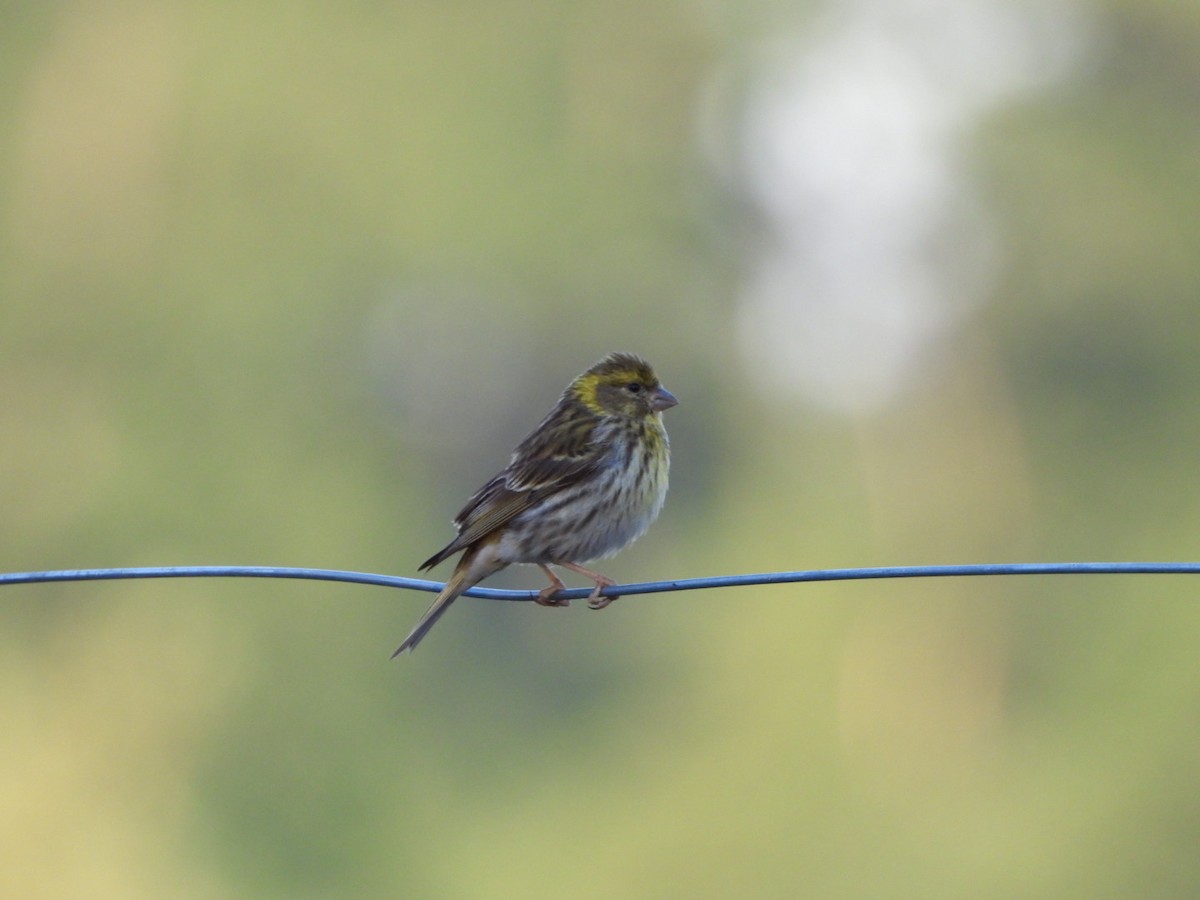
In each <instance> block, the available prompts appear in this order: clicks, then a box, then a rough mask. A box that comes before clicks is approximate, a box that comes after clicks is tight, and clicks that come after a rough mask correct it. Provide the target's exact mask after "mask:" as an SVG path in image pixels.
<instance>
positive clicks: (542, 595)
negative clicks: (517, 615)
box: [533, 565, 571, 609]
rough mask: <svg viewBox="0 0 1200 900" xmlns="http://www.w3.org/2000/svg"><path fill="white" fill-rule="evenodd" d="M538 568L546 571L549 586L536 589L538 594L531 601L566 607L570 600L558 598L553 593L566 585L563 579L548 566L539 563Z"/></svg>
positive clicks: (540, 604)
mask: <svg viewBox="0 0 1200 900" xmlns="http://www.w3.org/2000/svg"><path fill="white" fill-rule="evenodd" d="M538 568H539V569H541V570H542V571H543V572H545V573H546V577H547V578H549V579H550V586H549V587H544V588H542V589H541V590H540V591H538V595H537V596H536V597H534V598H533V602H534V603H536V604H537V605H538V606H557V607H562V608H564V609H565V608H566V607H568V606H570V605H571V601H570V600H559V599H557V598H555V596H554V595H555V594H557V593H558V592H559V591H561V590H562V589H563V588H565V587H566V585H565V584H563V580H562V579H561V578H559V577H558V576H557V575H555V574H554V570H553V569H551V568H550V567H549V566H543V565H539V566H538Z"/></svg>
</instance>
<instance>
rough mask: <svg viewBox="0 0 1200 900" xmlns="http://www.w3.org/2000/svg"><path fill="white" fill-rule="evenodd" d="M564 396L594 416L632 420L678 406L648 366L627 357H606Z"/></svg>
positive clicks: (637, 358)
mask: <svg viewBox="0 0 1200 900" xmlns="http://www.w3.org/2000/svg"><path fill="white" fill-rule="evenodd" d="M567 393H568V394H569V395H571V396H572V397H574V398H575V399H576V400H578V401H580V402H581V403H582V404H583V405H584V406H586V407H587V408H588V409H589V410H591V411H592V412H594V413H596V414H597V415H602V416H625V417H628V418H633V419H641V418H645V417H647V416H653V415H657V414H658V413H661V412H662V411H663V410H664V409H670V408H671V407H672V406H674V405H675V404H677V403H678V402H679V401H678V400H676V399H675V398H674V397H673V396H672V395H671V392H670V391H668V390H667V389H666V388H664V387H663V386H662V385H661V384H659V381H658V376H657V375H655V374H654V370H653V369H652V368H650V363H648V362H646V361H645V360H644V359H642V358H640V357H637V356H634V355H633V354H631V353H610V354H609V355H608V356H606V357H604V359H602V360H600V362H598V363H596V364H595V365H594V366H592V367H591V368H590V369H588V370H587V371H586V372H584V373H583V374H582V375H580V376H579V377H578V378H576V379H575V380H574V381H573V382H571V386H570V387H569V388H567Z"/></svg>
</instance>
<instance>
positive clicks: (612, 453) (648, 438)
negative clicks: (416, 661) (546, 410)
mask: <svg viewBox="0 0 1200 900" xmlns="http://www.w3.org/2000/svg"><path fill="white" fill-rule="evenodd" d="M678 402H679V401H677V400H676V399H675V398H674V397H673V396H672V395H671V392H670V391H668V390H667V389H666V388H664V387H663V386H662V385H661V384H659V381H658V376H657V375H655V374H654V370H653V369H652V368H650V364H649V363H647V362H646V361H645V360H643V359H641V358H639V357H637V356H634V355H632V354H629V353H610V354H609V355H608V356H606V357H604V359H602V360H600V362H598V363H596V364H595V365H594V366H592V367H591V368H590V369H588V370H587V371H586V372H584V373H583V374H582V375H580V376H579V377H578V378H576V379H575V380H574V381H572V382H571V383H570V385H568V386H567V389H566V390H565V391H563V395H562V397H561V398H560V399H559V401H558V404H557V405H556V406H555V407H554V409H552V410H551V411H550V414H549V415H547V416H546V418H545V419H543V420H542V422H541V424H540V425H538V426H537V428H535V429H533V431H532V432H530V434H529V436H528V437H526V438H525V439H524V440H523V441H521V443H520V444H518V445H517V449H516V450H514V451H513V454H512V459H511V461H510V462H509V464H508V466H507V467H505V469H504V470H503V471H501V472H500V473H499V474H498V475H496V476H495V477H494V478H492V479H491V480H490V481H489V482H488V483H487V484H485V485H484V486H483V487H481V488H480V489H479V490H478V491H476V492H475V494H474V495H473V496H472V497H471V499H470V500H468V501H467V505H466V506H464V507H463V508H462V511H461V512H460V513H459V514H458V515H457V516H456V517H455V518H454V526H455V527H456V528H457V529H458V537H456V538H455V539H454V540H452V541H451V542H450V543H449V544H447V545H446V546H445V547H443V548H442V549H441V550H439V551H438V552H437V553H435V554H433V556H431V557H429V559H427V560H425V562H423V563H421V570H422V571H423V570H425V569H430V568H433V567H434V566H436V565H437V564H438V563H440V562H442V560H444V559H447V558H449V557H451V556H453V555H454V554H455V553H458V552H459V551H460V550H464V551H466V552H465V553H463V555H462V557H461V558H460V559H459V561H458V565H456V566H455V567H454V572H453V573H452V574H451V575H450V578H449V579H448V580H447V582H446V586H445V587H444V588H443V589H442V592H441V593H440V594H438V596H437V599H436V600H434V601H433V605H432V606H430V607H429V609H427V610H426V611H425V615H423V616H422V617H421V620H420V621H419V622H417V625H416V627H415V628H413V630H412V632H411V633H410V634H409V636H408V637H406V638H405V639H404V643H402V644H401V645H400V646H399V647H398V648H396V652H395V653H393V654H392V658H393V659H394V658H395V657H397V656H399V655H400V654H401V653H403V652H404V651H405V650H411V649H412V648H413V647H415V646H417V644H418V643H420V641H421V638H423V637H425V635H426V634H428V633H429V629H431V628H432V627H433V626H434V624H435V623H436V622H437V620H438V619H440V618H441V617H442V614H443V613H445V612H446V610H447V609H449V608H450V604H451V603H453V602H454V601H455V600H456V599H457V598H458V597H459V595H460V594H462V593H463V591H467V590H470V589H471V588H472V587H474V586H475V585H476V584H478V583H479V582H480V581H482V580H483V579H485V578H487V577H488V576H489V575H494V574H495V573H496V572H499V571H500V570H501V569H503V568H505V567H506V566H510V565H512V564H513V563H532V564H534V565H536V566H538V567H539V568H540V569H541V570H542V571H543V572H545V573H546V575H547V576H548V577H549V578H550V586H549V587H547V588H545V589H544V590H542V591H541V592H540V593H539V594H538V595H537V597H536V598H535V599H536V601H537V602H538V603H540V604H541V605H542V606H566V605H567V603H568V601H566V600H556V599H555V598H554V595H555V594H556V593H558V591H560V590H562V589H563V587H565V585H564V584H563V582H562V581H561V579H559V577H558V576H557V575H556V574H555V573H554V571H553V570H552V569H551V568H550V566H552V565H558V566H562V567H563V568H564V569H570V570H571V571H572V572H578V573H579V574H580V575H583V576H586V577H587V578H589V579H591V580H592V581H594V582H595V584H596V589H595V590H594V591H592V594H591V596H590V597H589V598H588V606H590V607H591V608H592V609H603V608H604V607H606V606H608V604H609V603H610V602H612V600H611V598H609V597H602V596H601V595H600V592H601V591H602V590H603V589H604V588H606V587H612V586H613V585H615V584H616V582H615V581H613V580H612V579H611V578H608V577H607V576H605V575H601V574H600V573H599V572H593V571H592V570H590V569H585V568H584V567H583V566H582V565H581V563H585V562H588V561H590V560H593V559H601V558H603V557H606V556H611V555H612V554H614V553H616V552H617V551H618V550H621V549H623V548H625V547H628V546H629V545H630V544H632V543H633V542H634V541H635V540H637V539H638V538H639V537H641V535H642V534H643V533H644V532H645V530H646V529H647V528H649V527H650V524H651V523H652V522H653V521H654V520H655V519H656V518H657V517H658V513H659V510H661V509H662V505H663V501H664V500H665V499H666V496H667V469H668V467H669V465H670V448H669V445H668V442H667V432H666V429H664V428H663V423H662V412H663V410H666V409H670V408H671V407H672V406H675V405H676V404H677V403H678Z"/></svg>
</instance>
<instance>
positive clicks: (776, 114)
mask: <svg viewBox="0 0 1200 900" xmlns="http://www.w3.org/2000/svg"><path fill="white" fill-rule="evenodd" d="M1080 24H1081V23H1080V22H1079V20H1078V18H1077V17H1076V16H1075V15H1074V9H1073V8H1072V7H1068V6H1066V5H1065V2H1064V0H1046V2H1042V3H1040V4H1038V5H1036V6H1033V5H1030V6H1028V7H1026V6H1024V5H1022V4H1012V3H1000V2H993V0H851V2H834V3H830V4H829V5H828V7H827V9H826V10H825V11H824V12H823V13H822V14H820V15H819V16H818V17H817V19H816V21H815V22H814V23H813V24H812V25H811V26H810V28H809V29H808V30H806V32H805V35H806V39H805V40H804V41H803V42H802V43H794V44H789V45H787V46H780V45H779V44H776V45H775V46H773V47H772V48H771V50H770V51H769V52H768V53H767V54H765V59H764V61H763V62H762V63H761V64H760V65H759V66H757V67H756V69H755V71H753V72H751V74H750V79H749V82H748V85H747V87H746V88H745V94H744V97H743V99H742V101H741V110H740V117H741V119H740V130H739V133H738V134H737V136H736V142H737V143H736V145H735V147H734V148H733V150H732V151H731V152H729V153H726V154H724V155H725V156H726V159H725V160H724V165H725V167H726V169H727V171H729V172H730V174H731V175H732V177H733V178H734V179H735V180H736V184H737V189H738V190H739V191H740V192H742V193H743V194H744V195H745V196H746V197H747V198H748V200H749V201H750V203H751V204H752V205H753V206H754V207H755V208H756V209H757V210H758V212H759V214H760V215H761V217H762V219H763V222H764V224H765V228H766V234H765V237H764V239H763V240H762V241H761V243H760V244H758V245H757V246H755V247H754V248H753V249H752V251H751V257H750V260H749V271H748V274H747V277H746V281H745V284H744V289H743V292H742V296H741V298H740V308H739V312H738V328H739V337H740V342H741V346H742V351H743V354H744V357H745V359H746V361H747V365H748V367H749V368H750V370H751V372H752V374H753V375H754V376H755V377H756V378H757V379H758V380H759V381H760V382H761V383H763V384H764V385H766V386H767V387H769V388H771V389H774V390H776V391H779V392H782V393H784V394H786V395H789V396H795V397H799V398H802V399H804V400H807V401H809V402H812V403H816V404H819V405H823V406H826V407H828V408H831V409H833V410H835V411H839V412H848V413H863V412H870V411H872V410H874V409H877V408H880V407H881V406H883V405H884V404H886V403H888V402H889V401H890V400H892V399H893V398H894V397H895V396H896V394H897V393H899V392H901V391H903V390H904V389H905V388H906V387H907V386H908V385H909V384H910V383H911V381H912V376H913V374H914V373H915V371H916V366H917V363H918V362H919V361H920V360H921V359H922V358H923V357H924V355H925V354H926V353H927V351H929V350H930V349H931V347H932V346H933V345H934V344H935V342H936V341H938V340H939V339H944V338H946V337H947V336H950V335H951V334H952V330H953V326H954V325H955V323H957V322H958V321H960V320H961V319H962V317H963V316H964V314H965V313H967V312H969V311H970V310H971V309H972V308H973V307H974V306H975V305H976V304H978V303H979V302H980V301H981V300H982V299H984V298H986V297H987V295H988V293H989V291H990V290H991V287H992V283H993V275H994V271H995V269H996V259H997V257H998V250H997V248H996V242H995V239H994V237H993V235H992V230H991V228H990V227H989V222H988V218H987V215H986V212H985V211H984V210H983V209H982V208H981V206H980V204H979V202H978V201H977V199H976V197H975V194H974V193H973V191H972V187H971V183H970V178H969V174H968V172H967V171H966V168H965V166H964V163H963V160H962V158H961V157H960V147H961V145H962V142H963V141H964V139H965V138H968V137H969V136H970V132H971V129H972V128H973V127H974V126H975V124H976V123H977V122H978V121H979V120H980V119H981V118H982V117H983V116H985V115H986V114H988V113H989V112H990V111H991V110H993V109H994V108H995V107H996V106H997V105H999V104H1001V103H1003V102H1004V101H1006V100H1007V99H1009V98H1011V97H1012V96H1013V95H1014V94H1015V93H1016V92H1019V91H1021V90H1026V89H1030V88H1032V87H1035V86H1037V85H1040V84H1044V83H1046V82H1047V81H1049V80H1052V79H1054V78H1057V77H1060V76H1061V75H1062V74H1063V73H1064V72H1065V71H1067V70H1068V69H1069V68H1070V66H1071V65H1072V63H1073V61H1074V60H1075V59H1076V58H1077V56H1078V51H1079V48H1080V46H1081V42H1082V41H1081V37H1080V35H1081V34H1082V29H1081V27H1080ZM726 74H728V73H726Z"/></svg>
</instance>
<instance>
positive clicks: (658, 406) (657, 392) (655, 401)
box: [650, 387, 679, 412]
mask: <svg viewBox="0 0 1200 900" xmlns="http://www.w3.org/2000/svg"><path fill="white" fill-rule="evenodd" d="M678 405H679V401H678V400H676V399H675V395H674V394H672V393H671V392H670V391H668V390H667V389H666V388H664V387H660V388H655V389H654V393H652V394H651V395H650V408H651V409H652V410H654V411H655V412H662V411H663V410H664V409H670V408H671V407H672V406H678Z"/></svg>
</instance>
